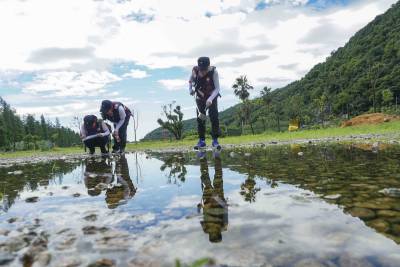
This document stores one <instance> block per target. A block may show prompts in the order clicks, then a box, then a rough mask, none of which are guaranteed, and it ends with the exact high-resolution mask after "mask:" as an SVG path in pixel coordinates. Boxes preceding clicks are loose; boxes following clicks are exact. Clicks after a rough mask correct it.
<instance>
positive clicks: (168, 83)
mask: <svg viewBox="0 0 400 267" xmlns="http://www.w3.org/2000/svg"><path fill="white" fill-rule="evenodd" d="M158 82H159V83H160V84H162V85H163V86H164V87H165V88H166V89H167V90H169V91H176V90H182V89H185V88H186V87H187V86H188V81H187V80H181V79H171V80H159V81H158Z"/></svg>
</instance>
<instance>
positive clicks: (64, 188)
mask: <svg viewBox="0 0 400 267" xmlns="http://www.w3.org/2000/svg"><path fill="white" fill-rule="evenodd" d="M68 188H69V186H66V185H64V186H63V187H61V189H62V190H67V189H68Z"/></svg>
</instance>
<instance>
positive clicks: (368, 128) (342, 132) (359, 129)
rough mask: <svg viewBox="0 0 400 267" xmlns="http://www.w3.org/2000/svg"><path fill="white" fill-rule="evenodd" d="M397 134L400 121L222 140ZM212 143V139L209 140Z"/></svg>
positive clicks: (162, 144) (147, 145) (149, 145)
mask: <svg viewBox="0 0 400 267" xmlns="http://www.w3.org/2000/svg"><path fill="white" fill-rule="evenodd" d="M372 133H373V134H396V133H400V121H394V122H387V123H383V124H379V125H363V126H353V127H346V128H339V127H335V128H326V129H318V130H303V131H297V132H281V133H278V132H274V133H265V134H258V135H244V136H232V137H226V138H223V139H221V140H220V142H221V144H233V145H235V144H246V143H254V142H255V143H257V142H270V141H290V140H298V139H318V138H326V137H341V136H350V135H360V134H372ZM196 141H197V140H195V139H191V140H190V139H185V140H182V141H172V142H171V141H148V142H140V143H138V144H129V145H128V149H129V150H145V149H160V148H176V147H188V146H189V147H190V146H193V145H194V144H195V143H196ZM209 143H210V141H209Z"/></svg>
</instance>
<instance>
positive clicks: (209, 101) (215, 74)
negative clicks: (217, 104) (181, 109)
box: [207, 70, 220, 106]
mask: <svg viewBox="0 0 400 267" xmlns="http://www.w3.org/2000/svg"><path fill="white" fill-rule="evenodd" d="M213 81H214V87H215V89H214V90H213V91H212V93H211V95H210V97H209V98H208V99H207V102H208V103H209V105H208V106H210V105H211V103H212V102H213V101H214V99H215V98H216V97H217V96H218V94H219V91H220V87H219V76H218V71H217V70H214V75H213Z"/></svg>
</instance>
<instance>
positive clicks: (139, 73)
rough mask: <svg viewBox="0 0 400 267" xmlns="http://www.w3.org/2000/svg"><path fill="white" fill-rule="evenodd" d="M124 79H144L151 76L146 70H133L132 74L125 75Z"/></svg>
mask: <svg viewBox="0 0 400 267" xmlns="http://www.w3.org/2000/svg"><path fill="white" fill-rule="evenodd" d="M122 77H124V78H133V79H143V78H146V77H149V74H148V73H147V72H146V71H144V70H135V69H133V70H131V71H130V72H127V73H125V74H124V75H122Z"/></svg>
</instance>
